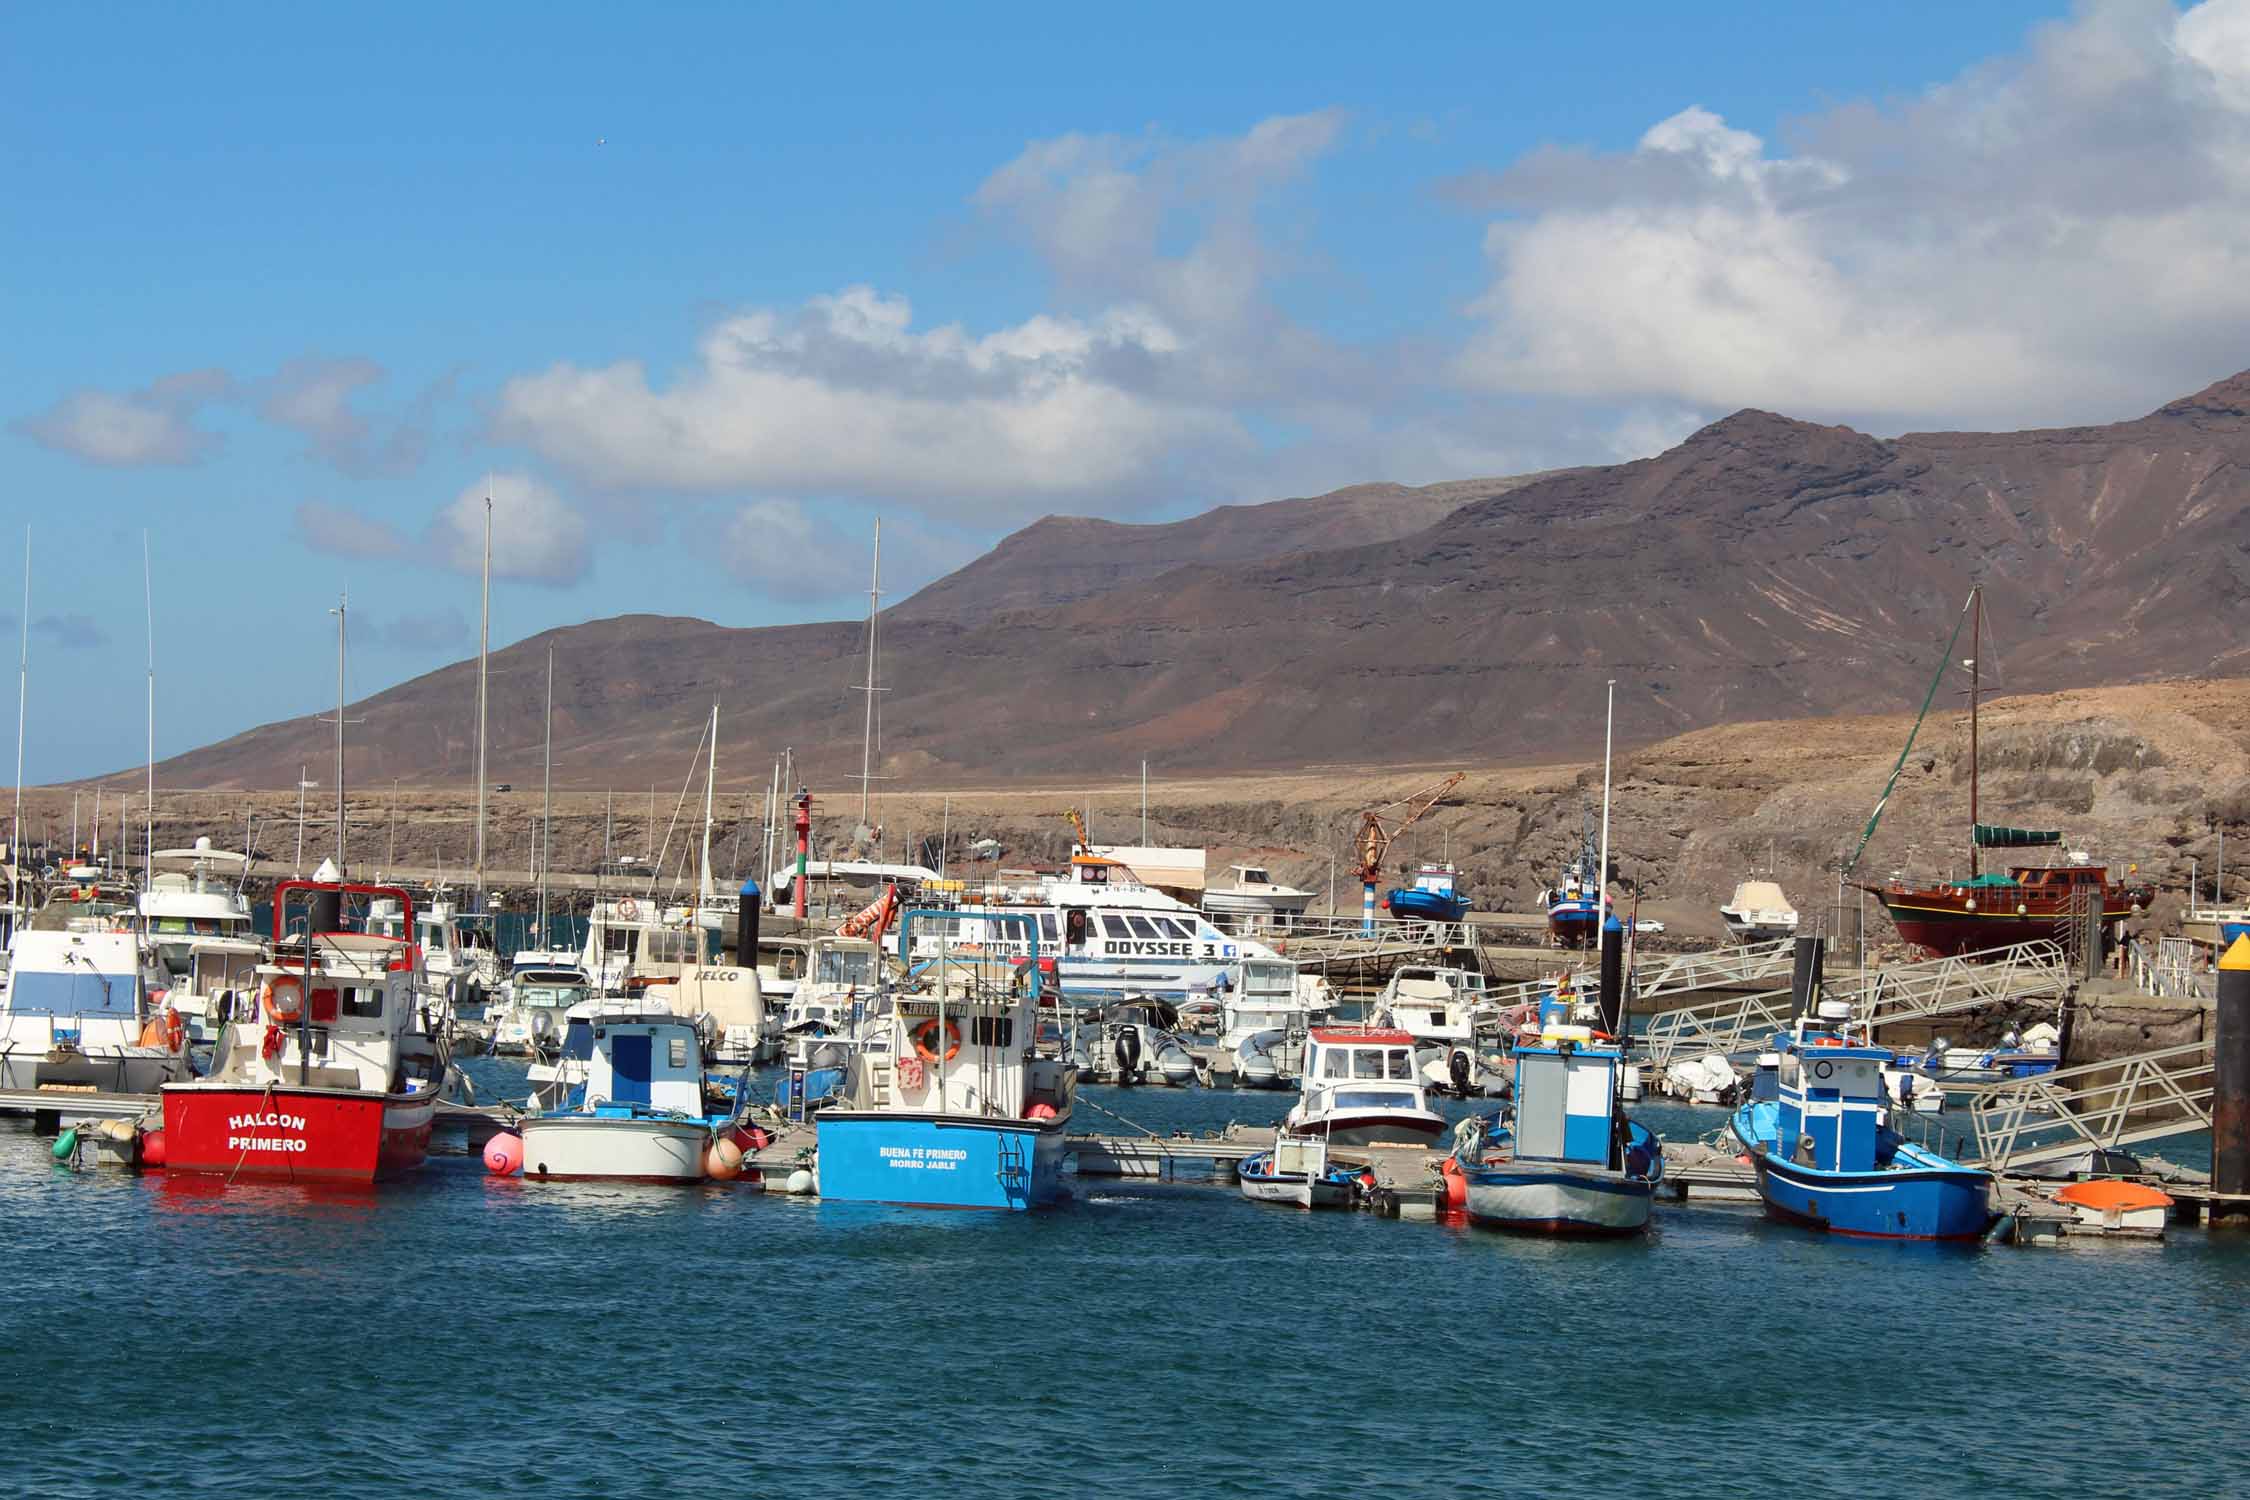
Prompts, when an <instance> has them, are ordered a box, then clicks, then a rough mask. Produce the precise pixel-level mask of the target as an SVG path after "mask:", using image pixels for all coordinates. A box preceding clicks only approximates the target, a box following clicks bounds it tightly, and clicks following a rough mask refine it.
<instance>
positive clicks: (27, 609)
mask: <svg viewBox="0 0 2250 1500" xmlns="http://www.w3.org/2000/svg"><path fill="white" fill-rule="evenodd" d="M22 634H23V640H22V643H21V645H20V646H19V647H18V656H17V659H16V822H15V831H14V832H13V833H12V834H10V835H9V843H8V904H9V905H10V906H11V907H18V903H17V900H16V890H17V886H18V883H19V882H20V881H21V880H22V878H23V877H22V876H21V875H20V874H18V873H17V872H18V871H20V870H21V869H22V868H23V724H24V711H25V709H26V708H27V707H28V705H29V704H30V701H31V698H30V694H31V528H30V527H29V526H26V527H24V529H23V622H22ZM77 858H78V794H77V793H76V792H73V793H71V795H70V860H68V861H65V864H66V865H67V864H69V863H72V862H75V861H76V860H77ZM20 917H21V908H20V907H18V909H17V911H16V912H15V913H12V914H11V916H10V921H11V922H12V921H15V920H18V919H20Z"/></svg>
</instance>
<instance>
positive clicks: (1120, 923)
mask: <svg viewBox="0 0 2250 1500" xmlns="http://www.w3.org/2000/svg"><path fill="white" fill-rule="evenodd" d="M1100 921H1101V924H1102V936H1103V937H1105V938H1108V939H1109V940H1110V941H1111V942H1113V943H1122V942H1124V941H1125V939H1127V938H1128V937H1131V936H1132V930H1131V929H1130V928H1128V927H1127V926H1126V925H1125V919H1124V918H1122V917H1112V916H1108V915H1106V914H1105V915H1103V916H1102V917H1101V918H1100Z"/></svg>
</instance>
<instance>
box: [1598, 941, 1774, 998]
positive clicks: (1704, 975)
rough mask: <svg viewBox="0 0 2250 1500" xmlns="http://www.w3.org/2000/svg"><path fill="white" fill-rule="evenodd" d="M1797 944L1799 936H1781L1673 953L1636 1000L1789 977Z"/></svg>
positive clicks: (1642, 986) (1639, 990)
mask: <svg viewBox="0 0 2250 1500" xmlns="http://www.w3.org/2000/svg"><path fill="white" fill-rule="evenodd" d="M1796 947H1797V940H1796V939H1795V938H1778V939H1776V940H1774V941H1773V942H1770V943H1746V944H1743V945H1742V946H1740V947H1734V948H1715V949H1712V950H1711V951H1709V952H1706V953H1676V954H1672V955H1670V956H1669V957H1667V958H1666V959H1665V960H1664V966H1663V967H1662V968H1660V969H1658V970H1657V971H1656V973H1655V975H1654V977H1652V978H1650V979H1648V980H1646V981H1645V982H1643V983H1642V984H1640V985H1638V986H1637V987H1636V988H1635V990H1634V1003H1635V1004H1641V1003H1645V1002H1647V1001H1650V1000H1658V999H1662V998H1663V997H1664V996H1666V995H1685V994H1690V993H1693V992H1694V991H1696V990H1708V989H1719V988H1722V987H1723V988H1727V989H1739V988H1741V987H1742V986H1744V985H1749V984H1757V983H1759V982H1760V981H1762V980H1767V979H1774V978H1777V977H1786V976H1787V975H1788V973H1789V970H1790V966H1791V965H1792V964H1793V963H1795V961H1796Z"/></svg>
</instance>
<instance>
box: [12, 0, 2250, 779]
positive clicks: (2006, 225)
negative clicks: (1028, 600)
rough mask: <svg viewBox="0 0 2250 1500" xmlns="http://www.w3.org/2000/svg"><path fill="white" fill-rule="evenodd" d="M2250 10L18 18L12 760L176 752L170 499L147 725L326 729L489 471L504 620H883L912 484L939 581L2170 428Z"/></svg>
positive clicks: (526, 11)
mask: <svg viewBox="0 0 2250 1500" xmlns="http://www.w3.org/2000/svg"><path fill="white" fill-rule="evenodd" d="M2243 8H2244V7H2242V6H2240V5H2238V4H2236V3H2234V0H2225V3H2220V4H2214V5H2211V6H2205V7H2201V8H2200V9H2199V10H2198V11H2197V12H2194V13H2190V14H2187V15H2185V16H2183V15H2181V14H2180V13H2179V12H2178V11H2176V10H2175V9H2174V8H2173V7H2171V6H2168V5H2164V4H2161V3H2151V0H2115V3H2103V4H2096V5H2089V6H2082V7H2079V8H2076V9H2069V8H2065V7H2060V6H2055V5H2035V4H2014V3H2003V0H1992V3H1983V4H1979V5H1974V6H1961V5H1958V4H1894V5H1889V6H1883V7H1825V6H1802V5H1794V4H1789V5H1783V4H1774V5H1737V6H1698V7H1681V6H1677V5H1670V4H1664V5H1657V4H1649V5H1640V4H1621V5H1612V6H1608V7H1602V8H1592V7H1545V8H1532V7H1525V6H1512V5H1503V6H1495V5H1489V4H1487V5H1478V6H1462V7H1457V8H1445V7H1436V8H1430V9H1427V10H1425V11H1423V12H1421V13H1419V14H1414V15H1412V16H1411V17H1410V18H1409V17H1408V16H1406V15H1405V14H1404V13H1401V14H1400V15H1394V16H1385V17H1383V18H1382V20H1381V22H1380V24H1377V23H1376V21H1375V20H1374V18H1373V15H1372V13H1370V12H1368V11H1367V10H1366V9H1365V8H1364V7H1344V6H1335V7H1324V6H1310V7H1308V6H1304V5H1294V6H1287V7H1283V6H1242V7H1212V6H1195V7H1186V6H1146V7H1135V8H1131V9H1130V10H1129V11H1125V12H1117V13H1102V14H1098V15H1097V14H1094V13H1088V12H1082V11H1074V10H1071V9H1070V8H1067V7H1065V8H1056V7H1038V8H1031V7H1025V8H1020V9H1018V8H1000V7H977V6H966V7H948V8H937V7H922V8H907V7H897V8H869V7H842V6H838V7H787V8H784V7H765V6H750V5H729V6H710V7H701V6H672V7H646V8H640V7H618V6H591V5H569V4H563V5H542V6H536V7H535V6H506V5H493V6H476V7H451V6H447V7H439V6H413V5H404V6H393V7H386V8H380V9H377V8H366V9H362V10H356V11H347V10H345V9H343V8H339V7H318V6H314V7H287V8H283V7H267V6H250V5H216V6H207V7H195V8H185V7H181V8H175V7H162V6H148V7H122V8H119V7H104V8H98V9H97V8H85V7H59V6H52V7H25V8H19V9H17V10H16V11H14V12H13V13H12V14H11V19H10V27H9V39H8V43H7V49H6V52H5V54H4V55H0V170H4V172H5V174H6V184H7V186H6V201H7V208H6V211H5V222H6V232H5V233H4V234H0V327H5V329H6V338H5V343H4V345H0V494H4V495H5V497H6V498H5V501H4V503H0V513H4V515H5V516H6V518H7V519H9V520H11V521H14V522H15V523H16V525H15V526H14V527H13V528H12V532H13V534H12V535H11V534H5V533H0V578H4V579H7V580H10V582H8V583H7V584H6V585H5V586H4V587H0V624H4V625H5V626H6V628H7V631H8V638H9V643H10V645H11V646H13V645H14V643H15V631H16V628H17V625H18V590H19V582H20V581H18V580H17V572H16V566H15V556H16V552H17V548H18V547H19V546H20V542H21V533H22V529H23V525H24V524H25V523H28V524H29V526H30V528H31V532H32V549H33V580H32V601H31V609H30V615H29V618H30V619H31V621H32V622H33V630H32V645H31V656H32V661H31V704H32V707H31V714H30V718H29V730H28V734H27V742H28V761H27V770H28V774H29V775H30V777H31V779H33V780H35V781H36V780H43V779H52V778H60V777H64V776H71V775H79V774H86V773H90V772H93V771H96V770H100V769H105V768H111V767H116V766H121V765H127V764H130V763H131V762H133V761H134V760H135V759H136V758H137V756H138V755H139V753H140V746H141V743H142V736H143V732H144V731H143V719H142V701H143V700H142V694H143V686H142V681H143V679H142V670H143V668H142V657H143V652H144V628H145V627H144V621H143V612H142V604H141V580H140V578H139V576H138V574H139V567H140V549H141V535H142V533H143V532H144V531H145V532H146V533H147V535H148V542H149V549H150V553H151V555H152V557H153V559H154V563H155V571H156V590H155V593H156V635H157V667H158V673H159V677H158V683H159V692H158V697H159V722H158V728H157V741H158V750H159V753H160V754H161V753H171V752H175V751H179V750H183V749H187V748H190V747H192V746H194V745H197V744H201V743H205V742H208V741H210V740H212V739H215V738H219V737H222V736H224V735H226V734H228V733H232V732H234V731H237V730H239V729H242V728H246V727H249V726H251V725H253V724H256V723H259V722H263V721H266V720H268V719H272V718H276V717H280V716H283V715H287V714H292V713H297V712H303V711H306V710H308V709H311V708H315V707H317V706H319V705H320V704H322V703H323V702H325V701H326V700H327V699H328V698H329V696H330V695H331V691H332V687H331V681H332V679H331V676H330V673H331V670H332V656H331V655H330V652H331V651H332V637H331V636H330V634H329V632H330V630H331V628H332V627H331V622H330V620H329V617H328V615H327V613H326V611H327V609H328V607H329V606H330V605H331V604H332V603H333V602H334V600H335V597H336V595H337V594H338V593H339V592H343V591H346V590H348V591H349V593H350V595H351V599H352V606H353V616H354V619H355V620H356V621H359V622H361V625H360V627H359V629H358V630H357V631H356V632H355V634H356V642H355V648H354V653H353V667H352V677H353V682H352V690H353V692H354V693H355V695H356V694H359V693H364V692H369V691H374V690H376V689H379V688H381V687H383V686H386V685H388V684H390V683H393V682H396V681H399V680H402V679H404V678H406V677H409V676H412V675H414V674H416V673H419V672H422V671H426V670H429V669H431V668H434V667H436V666H439V665H442V664H443V663H445V662H447V661H450V660H454V659H456V658H457V657H458V656H460V655H461V654H464V653H465V652H467V651H469V650H472V649H473V645H474V641H473V635H472V632H473V629H474V623H475V617H476V605H477V598H476V589H477V586H476V580H475V578H474V576H473V566H474V555H475V550H476V544H477V541H478V538H477V535H476V517H477V515H478V514H479V513H480V511H479V507H478V505H477V500H476V497H477V496H478V495H479V494H481V493H482V492H483V490H484V488H485V487H486V484H487V478H486V476H488V475H490V476H497V477H496V478H495V479H493V480H492V481H491V482H492V484H493V485H494V486H495V493H496V495H497V496H498V505H497V510H498V512H499V513H500V514H501V515H502V517H503V523H502V533H503V534H502V536H501V539H500V541H499V543H498V544H497V548H496V553H497V556H498V559H499V561H498V565H497V571H498V572H499V574H500V575H501V576H500V578H499V580H498V582H497V583H496V585H495V590H494V605H493V614H494V637H495V643H496V644H504V643H506V642H509V641H512V640H517V639H521V638H523V637H525V636H527V635H530V634H533V633H535V632H537V631H539V630H541V629H545V628H548V627H550V626H554V625H557V624H563V623H569V622H574V621H578V620H583V619H588V618H594V617H599V616H602V615H608V614H615V613H621V612H627V611H641V610H647V611H659V612H666V613H689V614H695V615H699V616H703V617H706V618H710V619H715V620H719V621H722V622H725V623H729V624H756V623H766V622H773V621H782V620H795V619H806V618H832V617H836V616H839V615H851V614H856V613H857V612H858V611H859V609H860V608H862V607H863V600H864V595H863V593H861V592H860V591H861V590H863V589H864V574H865V538H866V532H867V526H868V523H869V521H870V520H871V518H872V517H873V516H874V515H876V514H877V513H880V514H882V515H883V516H884V518H885V558H886V574H887V576H888V578H889V579H890V580H891V582H892V583H893V584H894V585H895V586H896V587H895V589H894V591H893V594H894V597H896V594H897V593H900V592H903V591H904V590H905V589H907V588H910V587H912V586H913V585H915V584H918V583H920V582H925V581H927V580H928V579H929V578H930V577H933V576H935V575H936V574H937V573H939V572H942V571H945V570H946V569H948V568H950V567H952V566H955V565H957V564H958V563H959V562H961V561H963V560H965V559H966V558H968V557H969V556H972V555H973V554H974V553H975V552H977V551H979V550H981V549H982V548H984V547H985V546H988V545H989V544H990V543H991V542H992V541H993V540H994V539H996V538H997V537H998V536H999V535H1001V534H1003V533H1004V532H1006V531H1007V530H1009V529H1012V528H1013V527H1015V526H1017V525H1021V524H1023V523H1024V522H1026V521H1028V520H1030V519H1033V518H1035V517H1037V516H1039V515H1041V514H1045V513H1048V512H1056V511H1061V512H1080V513H1094V514H1102V515H1109V516H1114V517H1118V518H1121V519H1169V518H1172V517H1175V516H1179V515H1183V514H1187V513H1191V512H1193V511H1196V510H1200V509H1203V508H1205V507H1207V506H1208V505H1210V504H1213V503H1220V502H1224V501H1229V500H1243V499H1263V498H1272V497H1276V496H1281V495H1287V494H1303V493H1316V492H1318V491H1321V490H1325V489H1330V488H1334V487H1337V486H1340V485H1344V484H1348V483H1354V482H1358V481H1362V480H1367V479H1376V478H1388V479H1397V480H1402V481H1406V482H1427V481H1430V480H1436V479H1441V478H1449V477H1462V476H1464V475H1468V474H1474V473H1494V472H1514V471H1518V470H1521V469H1526V468H1532V467H1540V466H1546V465H1551V464H1557V463H1566V462H1589V461H1607V460H1612V459H1617V458H1624V457H1632V456H1637V455H1639V454H1642V453H1646V452H1650V451H1655V450H1656V449H1658V448H1660V447H1662V446H1665V445H1666V444H1668V443H1670V442H1672V441H1676V440H1677V439H1678V438H1679V437H1680V436H1682V435H1684V434H1685V433H1686V432H1687V431H1690V430H1692V429H1693V427H1694V426H1696V425H1698V424H1700V423H1701V422H1703V421H1707V420H1710V419H1712V418H1714V417H1716V416H1718V415H1722V414H1724V413H1725V412H1726V411H1728V410H1731V409H1733V408H1735V407H1738V406H1742V405H1772V406H1779V407H1784V408H1786V409H1789V410H1791V411H1793V412H1798V413H1800V414H1803V415H1808V416H1817V417H1822V418H1824V419H1828V420H1848V421H1854V422H1856V423H1858V424H1860V425H1863V426H1868V427H1870V428H1872V429H1874V430H1878V431H1896V430H1902V429H1905V428H1909V427H1913V426H1936V425H1979V424H1991V425H2001V424H2008V425H2015V424H2018V423H2023V422H2046V421H2058V422H2059V421H2068V420H2080V419H2086V418H2098V417H2103V416H2122V415H2129V414H2131V413H2133V412H2135V411H2138V410H2141V409H2145V408H2146V407H2147V406H2150V405H2154V404H2156V403H2157V402H2159V401H2161V400H2164V399H2166V398H2168V397H2169V396H2171V395H2175V394H2179V393H2181V392H2183V391H2186V390H2190V389H2194V388H2196V387H2197V386H2200V385H2202V384H2204V383H2207V382H2208V381H2209V380H2211V379H2214V378H2217V377H2218V376H2220V375H2223V374H2226V373H2228V372H2229V371H2230V370H2231V369H2233V368H2235V367H2237V366H2239V365H2242V364H2245V363H2250V355H2245V354H2241V353H2238V352H2237V351H2238V350H2239V349H2240V348H2242V347H2243V346H2242V339H2241V336H2242V334H2243V333H2244V332H2246V331H2250V307H2244V306H2242V305H2241V304H2242V301H2243V299H2244V298H2245V296H2250V293H2246V292H2245V291H2244V290H2242V288H2243V287H2244V286H2245V285H2250V278H2245V277H2242V276H2240V275H2239V274H2238V272H2239V271H2240V270H2241V267H2240V266H2239V265H2238V264H2236V262H2235V253H2236V250H2237V248H2238V247H2239V246H2241V245H2242V244H2244V243H2245V241H2246V239H2250V236H2245V235H2243V234H2242V233H2241V229H2242V226H2241V224H2240V223H2239V222H2238V219H2239V216H2240V215H2241V213H2242V209H2241V208H2240V206H2239V205H2240V203H2241V202H2242V201H2243V198H2244V194H2243V193H2242V191H2241V188H2242V185H2243V179H2242V178H2241V177H2239V176H2237V175H2236V173H2237V171H2238V169H2239V167H2240V164H2241V162H2242V161H2243V160H2244V156H2243V152H2242V146H2243V140H2244V136H2243V135H2242V133H2241V132H2242V121H2243V119H2245V118H2250V91H2246V90H2245V88H2244V87H2243V84H2244V80H2245V79H2250V21H2245V18H2244V17H2243V16H2242V15H2241V14H2240V12H2241V11H2242V9H2243ZM2089 142H2091V143H2092V144H2091V145H2089ZM2183 162H2185V163H2188V164H2190V165H2191V166H2192V167H2193V170H2190V168H2189V166H2183V165H2182V163H2183ZM2182 244H2192V245H2194V246H2195V247H2197V248H2196V252H2195V255H2194V257H2193V259H2194V261H2195V264H2194V265H2191V266H2190V267H2188V268H2187V270H2186V271H2185V272H2184V273H2183V274H2170V273H2167V275H2166V276H2164V277H2161V278H2151V277H2150V276H2148V275H2147V274H2146V273H2147V271H2148V264H2147V263H2148V262H2149V261H2150V259H2151V257H2163V256H2165V255H2167V254H2169V253H2172V252H2170V251H2168V250H2167V249H2166V248H2165V247H2166V246H2172V247H2177V246H2179V245H2182ZM2151 280H2161V281H2163V282H2164V284H2165V287H2166V288H2167V290H2166V291H2165V292H2164V293H2163V294H2162V295H2161V296H2160V295H2159V294H2158V293H2156V292H2152V291H2150V290H2149V287H2148V283H2149V282H2150V281H2151ZM2112 292H2114V293H2116V294H2117V296H2118V297H2119V298H2122V304H2121V305H2118V306H2111V305H2110V302H2111V298H2110V294H2111V293H2112Z"/></svg>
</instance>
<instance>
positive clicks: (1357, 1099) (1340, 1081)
mask: <svg viewBox="0 0 2250 1500" xmlns="http://www.w3.org/2000/svg"><path fill="white" fill-rule="evenodd" d="M1308 1041H1309V1046H1308V1048H1307V1053H1306V1058H1305V1078H1304V1090H1303V1093H1302V1094H1301V1095H1300V1096H1299V1098H1298V1100H1297V1102H1296V1104H1295V1105H1294V1106H1293V1107H1292V1108H1291V1109H1290V1111H1289V1114H1288V1116H1287V1117H1286V1118H1285V1119H1284V1120H1283V1121H1282V1129H1284V1130H1286V1131H1289V1132H1291V1133H1292V1134H1296V1135H1318V1136H1320V1137H1322V1138H1323V1139H1325V1140H1327V1141H1328V1142H1329V1143H1330V1144H1332V1145H1338V1146H1375V1145H1406V1146H1424V1145H1428V1144H1429V1143H1430V1142H1432V1141H1434V1140H1436V1139H1437V1138H1438V1137H1439V1136H1440V1135H1442V1134H1444V1133H1445V1128H1446V1125H1445V1117H1444V1116H1443V1115H1441V1114H1439V1113H1438V1112H1437V1111H1436V1110H1434V1109H1431V1108H1430V1104H1429V1097H1428V1094H1427V1092H1426V1091H1425V1089H1424V1088H1423V1085H1422V1079H1421V1075H1420V1072H1419V1070H1418V1069H1417V1068H1416V1066H1415V1062H1414V1038H1413V1037H1411V1036H1408V1035H1407V1034H1406V1033H1405V1032H1403V1031H1400V1030H1397V1029H1396V1028H1393V1027H1375V1026H1365V1027H1361V1026H1349V1027H1347V1026H1316V1027H1314V1028H1313V1030H1312V1033H1311V1035H1310V1037H1309V1038H1308Z"/></svg>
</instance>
